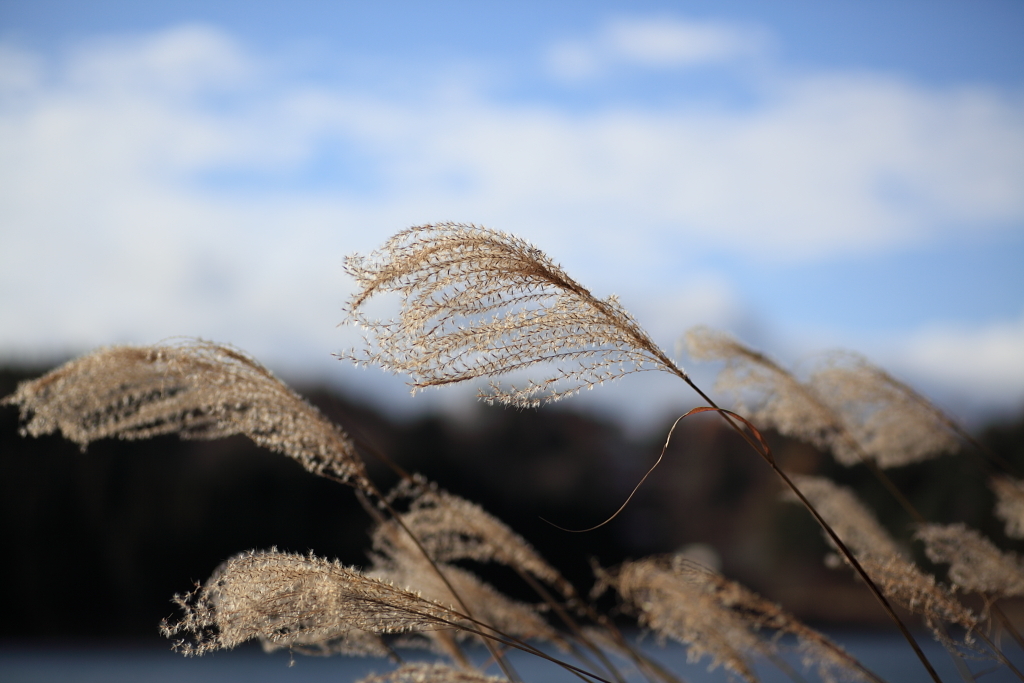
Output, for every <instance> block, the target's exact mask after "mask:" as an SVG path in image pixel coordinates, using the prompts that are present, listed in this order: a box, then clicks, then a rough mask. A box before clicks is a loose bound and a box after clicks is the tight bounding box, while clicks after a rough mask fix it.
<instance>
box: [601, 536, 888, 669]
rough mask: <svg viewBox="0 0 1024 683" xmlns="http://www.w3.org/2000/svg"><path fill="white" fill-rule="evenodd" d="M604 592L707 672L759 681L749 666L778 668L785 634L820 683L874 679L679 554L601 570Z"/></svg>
mask: <svg viewBox="0 0 1024 683" xmlns="http://www.w3.org/2000/svg"><path fill="white" fill-rule="evenodd" d="M607 586H611V587H613V588H615V589H616V591H618V593H619V594H620V595H621V596H622V597H623V599H624V600H625V601H626V602H627V604H628V605H629V606H631V607H632V608H633V609H634V610H636V611H638V612H639V614H640V623H641V624H643V625H644V626H647V627H649V628H651V629H652V630H653V631H654V632H655V633H657V634H658V636H659V637H661V638H672V639H674V640H677V641H679V642H681V643H683V644H685V645H686V646H687V660H688V661H690V662H696V661H698V660H700V658H701V657H703V656H705V655H707V656H709V657H710V658H711V665H710V666H709V667H708V668H709V670H711V669H713V668H715V667H717V666H723V667H724V668H726V669H728V670H729V671H732V672H733V673H735V674H737V675H739V676H741V677H743V678H744V679H746V680H747V681H756V680H757V678H756V676H755V675H754V670H753V666H752V660H753V659H754V658H756V657H767V658H769V659H771V660H773V661H775V662H781V660H780V659H779V654H780V646H779V641H778V638H779V636H780V635H782V634H790V635H793V636H795V637H796V639H797V646H796V649H797V651H798V652H800V654H801V655H802V657H803V664H804V665H805V666H806V667H808V668H810V667H812V666H813V667H815V668H816V670H817V672H818V675H819V677H820V678H821V679H822V680H824V681H828V682H830V683H831V682H834V681H838V680H873V681H878V680H879V679H878V678H877V677H876V676H875V675H874V674H872V673H871V672H870V671H868V670H867V669H865V668H864V667H863V666H862V665H861V664H860V663H859V662H857V660H856V659H855V658H854V657H852V656H850V655H849V654H847V653H846V651H845V650H843V649H842V648H841V647H839V646H838V645H836V644H835V643H833V642H832V641H831V640H829V639H828V638H826V637H825V636H823V635H822V634H820V633H818V632H817V631H815V630H814V629H811V628H809V627H807V626H805V625H804V624H802V623H801V622H800V621H799V620H797V619H796V618H795V617H793V616H792V615H790V614H788V613H787V612H785V611H784V610H783V609H782V608H781V607H779V606H778V605H777V604H775V603H773V602H771V601H770V600H766V599H765V598H763V597H761V596H759V595H757V594H756V593H754V592H753V591H751V590H749V589H747V588H744V587H743V586H741V585H740V584H738V583H736V582H735V581H730V580H728V579H726V578H725V577H723V576H722V575H721V574H718V573H717V572H715V571H712V570H710V569H708V568H706V567H703V566H701V565H699V564H696V563H694V562H691V561H689V560H686V559H685V558H683V557H680V556H678V555H676V556H654V557H646V558H644V559H642V560H638V561H635V562H626V563H625V564H623V565H621V566H620V567H619V568H618V569H616V570H613V571H599V572H598V585H597V586H596V587H595V591H596V592H603V590H604V589H605V587H607Z"/></svg>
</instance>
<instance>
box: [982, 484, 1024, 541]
mask: <svg viewBox="0 0 1024 683" xmlns="http://www.w3.org/2000/svg"><path fill="white" fill-rule="evenodd" d="M990 485H991V486H992V490H993V491H994V492H995V494H996V509H995V513H996V517H998V518H999V519H1001V520H1003V523H1004V524H1006V535H1007V536H1009V537H1010V538H1024V481H1021V480H1020V479H1014V478H1012V477H994V478H993V479H992V481H991V482H990Z"/></svg>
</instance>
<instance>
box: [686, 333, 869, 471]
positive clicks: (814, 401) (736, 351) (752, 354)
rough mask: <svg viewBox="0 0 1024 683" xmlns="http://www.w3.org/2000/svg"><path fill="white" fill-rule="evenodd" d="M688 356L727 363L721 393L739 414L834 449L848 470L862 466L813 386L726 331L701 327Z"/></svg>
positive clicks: (688, 336)
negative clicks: (853, 466) (848, 467)
mask: <svg viewBox="0 0 1024 683" xmlns="http://www.w3.org/2000/svg"><path fill="white" fill-rule="evenodd" d="M686 345H687V351H688V352H689V354H690V356H691V357H693V358H694V359H696V360H706V361H725V368H724V369H723V370H722V372H721V373H719V375H718V381H717V383H716V385H715V386H716V388H717V389H718V390H720V391H722V392H725V393H729V394H732V395H733V396H734V397H735V398H736V403H735V410H736V412H739V413H744V414H746V415H747V417H748V418H749V419H750V420H751V421H753V422H754V423H756V424H758V425H761V426H763V427H774V428H775V429H776V430H778V431H779V433H780V434H784V435H786V436H792V437H794V438H797V439H801V440H804V441H807V442H808V443H811V444H813V445H814V446H817V447H818V448H821V449H824V450H831V451H832V454H833V455H834V456H835V458H836V460H837V461H839V462H841V463H842V464H844V465H853V464H856V463H858V462H861V460H862V459H863V451H861V449H860V448H859V446H858V444H857V443H856V442H855V441H854V440H853V438H852V437H851V435H850V434H849V433H848V432H847V430H846V429H845V427H844V425H843V423H842V420H841V419H840V418H839V416H838V415H837V414H836V413H835V412H833V410H832V409H831V408H830V407H829V406H828V405H826V404H825V402H824V401H823V400H822V399H821V397H820V396H818V395H817V393H816V392H815V390H814V389H813V388H812V387H809V386H807V385H805V384H802V383H801V382H800V381H799V380H797V379H796V378H795V377H794V376H793V375H792V374H791V373H790V372H789V371H787V370H785V369H784V368H783V367H782V366H780V365H779V364H778V363H776V362H775V361H773V360H771V359H770V358H768V357H767V356H765V355H764V354H761V353H759V352H757V351H755V350H753V349H751V348H749V347H747V346H745V345H743V344H741V343H740V342H738V341H736V340H735V339H734V338H733V337H731V336H730V335H728V334H726V333H724V332H718V331H715V330H711V329H708V328H706V327H696V328H693V329H691V330H689V331H688V332H687V333H686Z"/></svg>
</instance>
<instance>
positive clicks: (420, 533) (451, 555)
mask: <svg viewBox="0 0 1024 683" xmlns="http://www.w3.org/2000/svg"><path fill="white" fill-rule="evenodd" d="M388 497H389V499H390V500H391V501H394V500H396V499H397V498H409V499H410V501H411V502H410V503H409V509H408V511H407V512H405V513H403V514H402V515H401V518H402V521H403V522H404V523H405V526H406V527H407V528H408V529H409V531H411V532H412V534H413V535H414V536H416V538H417V539H418V540H419V542H420V543H421V544H422V545H423V548H424V549H425V550H426V551H427V553H428V554H429V555H430V556H431V557H432V558H433V559H434V560H436V561H438V562H453V561H455V560H475V561H477V562H497V563H499V564H503V565H505V566H508V567H512V568H513V569H516V570H518V571H522V572H525V573H527V574H530V575H532V576H534V577H535V578H538V579H540V580H541V581H544V582H546V583H548V584H550V585H552V586H555V587H557V588H558V589H559V590H560V592H562V593H563V595H565V596H566V597H569V596H571V595H574V590H573V588H572V586H571V584H569V583H568V582H567V581H566V580H565V579H564V578H563V577H562V575H561V574H560V573H559V572H558V570H557V569H555V568H554V567H552V566H551V565H550V564H548V563H547V562H546V561H545V560H544V558H542V557H541V556H540V554H538V553H537V551H536V550H534V549H533V547H532V546H531V545H530V544H529V543H527V541H526V539H524V538H523V537H522V536H520V535H519V534H517V533H515V532H514V531H512V529H510V528H509V527H508V526H507V525H506V524H505V523H504V522H502V521H501V520H499V519H498V518H496V517H494V516H493V515H491V514H489V513H488V512H487V511H485V510H484V509H483V508H482V507H480V506H479V505H477V504H476V503H472V502H470V501H468V500H466V499H464V498H460V497H459V496H456V495H453V494H451V493H448V492H447V491H444V490H442V489H439V488H438V487H437V486H436V485H435V484H433V483H428V482H427V481H426V480H425V479H424V478H422V477H414V478H413V479H412V480H409V481H404V482H402V483H400V484H399V485H398V487H396V489H395V490H394V491H393V492H392V493H390V494H389V496H388Z"/></svg>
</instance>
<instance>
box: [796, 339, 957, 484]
mask: <svg viewBox="0 0 1024 683" xmlns="http://www.w3.org/2000/svg"><path fill="white" fill-rule="evenodd" d="M809 385H810V386H811V387H812V388H813V389H814V391H815V393H816V394H817V396H819V397H821V398H822V400H823V401H824V402H825V403H827V404H828V405H829V406H830V407H831V408H832V409H833V410H835V411H836V412H837V413H838V414H839V415H841V416H842V420H843V424H844V426H845V428H846V429H847V430H849V431H850V433H851V434H852V435H853V438H854V439H855V440H856V441H857V443H858V444H859V445H860V447H861V448H862V449H863V451H864V453H865V454H866V455H867V456H869V457H871V458H873V459H874V460H875V462H877V463H878V466H879V467H882V468H888V467H899V466H902V465H907V464H910V463H913V462H920V461H922V460H927V459H928V458H932V457H935V456H937V455H941V454H943V453H947V452H949V451H953V450H955V449H956V448H957V446H958V445H959V441H958V439H957V436H956V434H955V433H954V432H953V430H952V429H951V428H950V424H951V420H950V419H949V418H948V417H946V416H945V415H944V414H943V413H942V411H940V410H939V409H938V408H936V407H935V406H933V405H932V404H931V403H929V402H928V401H927V400H926V399H925V398H923V397H922V396H921V395H920V394H918V393H917V392H916V391H914V390H913V389H911V388H910V387H908V386H907V385H905V384H903V383H902V382H900V381H899V380H897V379H895V378H894V377H892V376H891V375H890V374H889V373H887V372H885V371H884V370H882V369H881V368H878V367H876V366H874V365H872V364H871V363H869V362H868V361H867V360H866V359H865V358H863V357H861V356H859V355H857V354H853V353H845V352H844V353H833V354H830V355H829V356H828V357H827V359H826V360H825V362H824V363H823V364H822V365H821V367H819V368H818V369H817V370H816V371H815V372H814V373H813V374H812V375H811V378H810V381H809Z"/></svg>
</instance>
